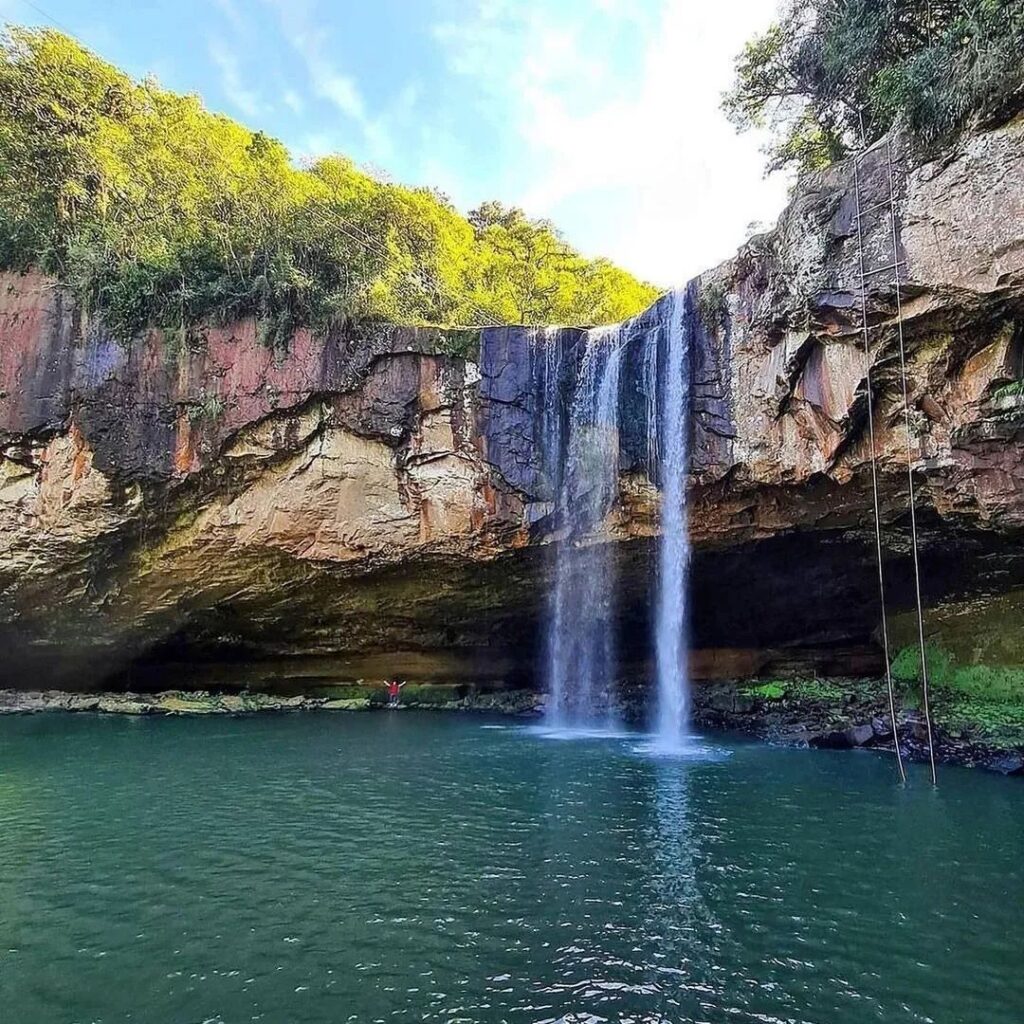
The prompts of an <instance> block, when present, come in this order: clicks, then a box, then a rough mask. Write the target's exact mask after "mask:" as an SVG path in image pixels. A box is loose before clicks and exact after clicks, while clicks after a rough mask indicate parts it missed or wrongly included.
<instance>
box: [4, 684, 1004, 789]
mask: <svg viewBox="0 0 1024 1024" xmlns="http://www.w3.org/2000/svg"><path fill="white" fill-rule="evenodd" d="M544 705H545V694H543V693H541V692H539V691H537V690H533V689H525V690H491V689H486V688H483V689H481V688H478V687H472V686H446V685H417V684H410V685H408V686H406V687H403V690H402V700H401V704H400V705H399V709H401V710H429V711H449V712H453V711H455V712H486V713H490V714H500V715H515V716H520V717H521V716H528V717H537V716H539V715H541V714H542V713H543V710H544ZM648 705H649V699H648V694H647V693H646V692H645V691H641V690H636V691H634V692H632V693H629V692H627V693H626V695H625V699H624V700H621V701H620V703H619V707H618V711H619V713H620V714H621V715H622V717H623V718H624V720H626V721H628V722H631V723H632V724H634V725H636V726H638V727H639V726H641V725H642V723H643V722H644V721H645V720H647V719H648V717H649V715H650V711H651V709H650V707H649V706H648ZM387 709H388V705H387V696H386V694H385V691H384V689H383V688H382V687H380V686H374V685H364V684H356V685H351V686H342V687H339V686H333V687H323V688H321V689H318V690H317V691H316V692H314V693H260V692H250V691H244V692H240V693H223V692H210V691H208V690H165V691H161V692H158V693H132V692H125V691H117V692H114V691H108V692H100V693H69V692H65V691H59V690H44V691H31V690H0V715H4V714H31V713H36V712H74V713H81V712H91V713H96V714H110V715H250V714H262V713H271V712H297V711H304V712H309V711H318V712H340V711H372V710H387ZM936 710H937V716H936V718H937V720H936V723H935V729H934V738H935V753H936V759H937V760H938V761H939V762H941V763H943V764H951V765H961V766H964V767H979V768H984V769H986V770H988V771H992V772H998V773H999V774H1001V775H1015V776H1020V777H1021V778H1024V712H1022V711H1021V709H1019V708H1014V709H1007V708H1005V707H999V706H996V705H990V706H989V707H988V708H987V709H986V708H980V707H979V706H978V705H976V704H975V705H972V704H965V703H963V702H958V701H956V700H955V699H953V700H948V699H947V700H940V701H939V704H938V706H937V709H936ZM693 715H694V720H695V723H696V724H697V726H698V727H699V728H701V729H713V730H726V731H731V732H737V733H744V734H747V735H750V736H754V737H756V738H758V739H761V740H764V741H765V742H768V743H772V744H778V745H781V746H791V747H804V748H808V747H812V748H827V749H843V750H853V749H865V750H867V749H871V750H878V751H882V752H889V753H892V750H893V730H892V725H891V721H892V719H891V715H890V711H889V706H888V701H887V697H886V693H885V688H884V684H883V683H882V682H881V681H880V680H863V679H815V680H796V679H790V680H787V681H785V682H768V683H752V682H749V681H747V682H735V681H718V682H714V683H704V684H702V685H701V686H700V687H698V688H697V690H696V691H695V693H694V703H693ZM896 724H897V731H898V733H899V737H900V749H901V751H902V752H903V755H904V757H906V758H907V759H908V760H915V761H925V760H927V758H928V747H927V729H926V725H925V722H924V718H923V716H922V714H921V711H920V709H918V708H912V707H900V709H899V710H898V711H897V722H896Z"/></svg>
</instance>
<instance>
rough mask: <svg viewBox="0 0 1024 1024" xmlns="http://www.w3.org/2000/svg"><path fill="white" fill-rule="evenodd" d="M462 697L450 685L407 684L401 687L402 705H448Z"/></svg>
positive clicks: (457, 689) (453, 686)
mask: <svg viewBox="0 0 1024 1024" xmlns="http://www.w3.org/2000/svg"><path fill="white" fill-rule="evenodd" d="M461 696H462V693H461V691H460V688H459V687H458V686H456V685H454V684H452V683H409V684H408V685H406V686H403V687H402V703H403V704H449V703H451V702H452V701H455V700H458V699H459V698H460V697H461Z"/></svg>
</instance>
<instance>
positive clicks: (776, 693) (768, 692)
mask: <svg viewBox="0 0 1024 1024" xmlns="http://www.w3.org/2000/svg"><path fill="white" fill-rule="evenodd" d="M745 692H746V694H747V696H748V697H760V698H761V699H762V700H781V699H782V698H783V697H785V696H786V687H785V686H783V684H782V683H779V682H770V683H761V684H760V685H759V686H751V687H748V688H747V689H746V691H745Z"/></svg>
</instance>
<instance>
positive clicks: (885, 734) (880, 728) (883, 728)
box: [871, 715, 892, 739]
mask: <svg viewBox="0 0 1024 1024" xmlns="http://www.w3.org/2000/svg"><path fill="white" fill-rule="evenodd" d="M871 731H872V732H873V733H874V734H875V736H877V737H878V738H879V739H890V738H891V737H892V721H891V720H890V719H889V718H883V717H882V716H881V715H876V716H875V717H874V718H872V719H871Z"/></svg>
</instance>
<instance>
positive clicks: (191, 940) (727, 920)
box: [0, 713, 1024, 1024]
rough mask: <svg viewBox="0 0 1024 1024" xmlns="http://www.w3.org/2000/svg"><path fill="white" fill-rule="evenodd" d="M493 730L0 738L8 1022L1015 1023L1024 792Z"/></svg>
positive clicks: (255, 725)
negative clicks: (662, 753)
mask: <svg viewBox="0 0 1024 1024" xmlns="http://www.w3.org/2000/svg"><path fill="white" fill-rule="evenodd" d="M483 724H484V723H483V722H482V721H481V720H480V719H475V718H469V717H454V716H449V717H445V716H436V717H434V716H429V715H416V714H411V713H395V714H366V715H337V716H327V715H323V716H314V715H305V716H302V715H294V716H280V717H265V718H250V719H220V718H218V719H206V720H200V719H156V718H154V719H141V720H130V719H124V718H117V717H112V718H103V717H90V716H80V717H71V716H58V715H47V716H35V717H25V718H7V719H0V864H2V871H0V1006H2V1010H0V1016H2V1019H3V1020H4V1021H10V1022H12V1024H51V1022H53V1024H114V1022H123V1021H135V1022H143V1024H193V1022H194V1024H202V1022H206V1024H242V1022H249V1021H266V1022H278V1024H305V1022H310V1024H312V1022H368V1024H369V1022H392V1021H428V1022H434V1021H436V1022H442V1021H443V1022H446V1024H454V1022H472V1024H491V1022H524V1024H541V1022H559V1021H561V1022H566V1024H568V1022H574V1024H580V1022H602V1021H610V1022H611V1021H614V1022H616V1024H662V1022H664V1024H669V1022H671V1024H682V1022H711V1024H719V1022H723V1021H735V1022H741V1024H742V1022H755V1021H756V1022H760V1024H772V1022H786V1024H804V1022H806V1024H862V1022H865V1021H873V1020H874V1021H885V1022H886V1024H901V1022H907V1024H911V1022H935V1024H961V1022H962V1024H1020V1022H1021V1021H1022V1020H1024V971H1022V970H1021V966H1020V963H1021V961H1020V958H1021V953H1022V952H1024V915H1022V907H1024V786H1021V785H1020V784H1019V783H1015V782H1013V781H1009V780H1002V779H998V778H992V777H988V776H984V775H982V774H976V773H970V772H966V771H956V770H947V771H944V772H943V773H942V788H941V789H940V790H939V791H938V792H933V791H932V790H931V789H930V787H928V785H927V784H926V779H925V777H924V775H923V774H920V773H915V774H914V775H913V777H912V785H911V786H910V787H909V788H908V789H906V790H902V789H900V788H898V787H897V786H895V785H894V784H893V772H892V766H891V765H890V764H889V763H888V762H887V761H886V760H885V759H884V758H881V757H876V756H873V755H870V754H863V755H857V754H840V753H836V754H830V753H826V752H819V753H807V752H797V751H788V750H777V749H770V748H767V747H761V746H756V745H736V744H728V743H722V742H719V741H718V740H717V739H716V740H715V741H714V743H713V744H712V745H711V746H710V747H709V748H708V750H709V754H708V756H707V757H703V756H702V757H697V758H665V757H657V756H648V755H647V754H646V753H645V748H644V745H643V743H638V742H637V739H636V738H635V737H614V736H613V737H606V738H594V737H590V738H582V739H580V740H579V741H578V742H577V741H573V740H572V739H566V740H565V741H564V742H552V741H551V739H550V738H548V737H546V736H544V735H543V734H539V733H537V732H533V731H530V730H527V729H519V728H484V727H483ZM489 724H491V725H500V724H502V723H500V722H492V723H489ZM726 754H727V755H728V756H724V755H726Z"/></svg>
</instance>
